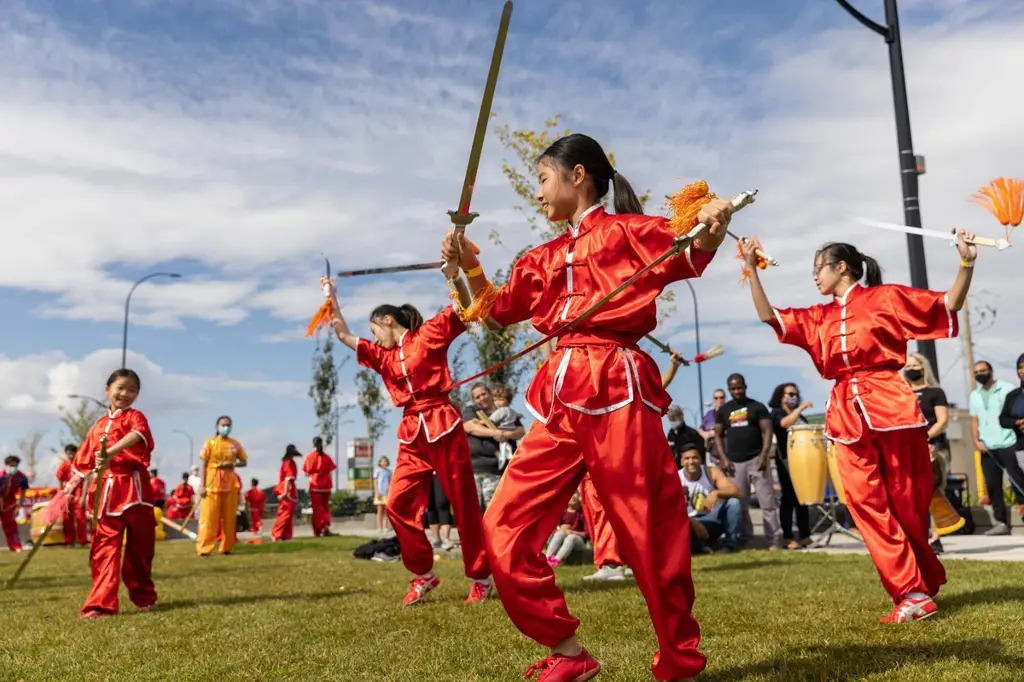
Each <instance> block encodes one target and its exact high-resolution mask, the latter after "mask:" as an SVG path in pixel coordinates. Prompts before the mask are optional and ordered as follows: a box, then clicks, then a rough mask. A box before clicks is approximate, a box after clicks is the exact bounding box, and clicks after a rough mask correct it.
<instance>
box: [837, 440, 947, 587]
mask: <svg viewBox="0 0 1024 682" xmlns="http://www.w3.org/2000/svg"><path fill="white" fill-rule="evenodd" d="M833 447H834V448H836V463H837V464H838V465H839V475H840V476H841V477H842V479H843V487H844V488H845V489H846V502H847V507H848V508H849V510H850V515H851V516H852V517H853V521H854V523H856V524H857V530H859V531H860V534H861V536H862V537H863V538H864V544H865V545H867V548H868V553H870V554H871V558H872V559H873V560H874V562H875V568H877V569H878V575H879V577H880V578H881V579H882V585H883V586H884V587H885V589H886V591H887V592H888V593H889V595H890V596H891V597H892V600H893V602H894V603H897V604H898V603H899V602H900V601H901V600H902V599H903V597H905V596H906V595H907V594H909V593H911V592H924V593H925V594H928V595H931V596H934V595H935V594H937V593H938V591H939V586H940V585H943V584H944V583H945V582H946V569H945V568H943V566H942V562H940V561H939V559H938V557H936V556H935V552H933V551H932V549H931V548H930V547H929V546H928V505H929V503H930V502H931V499H932V490H933V488H934V486H933V485H932V483H933V481H932V464H931V457H930V455H929V453H928V436H927V433H926V431H925V428H924V427H921V428H913V429H899V430H896V431H872V430H870V429H869V428H868V427H867V425H866V424H865V425H864V435H863V436H862V437H861V439H860V440H859V441H857V442H856V443H851V444H850V445H843V444H842V443H833Z"/></svg>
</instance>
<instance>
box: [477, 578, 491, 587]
mask: <svg viewBox="0 0 1024 682" xmlns="http://www.w3.org/2000/svg"><path fill="white" fill-rule="evenodd" d="M473 582H475V583H480V584H481V585H490V584H491V578H490V576H488V577H486V578H482V579H480V580H474V581H473Z"/></svg>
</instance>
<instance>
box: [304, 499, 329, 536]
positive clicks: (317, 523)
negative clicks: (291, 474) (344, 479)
mask: <svg viewBox="0 0 1024 682" xmlns="http://www.w3.org/2000/svg"><path fill="white" fill-rule="evenodd" d="M309 501H310V502H312V503H313V517H312V519H311V521H312V523H313V535H315V536H317V537H320V536H321V535H323V534H324V533H326V532H327V531H328V530H330V528H331V492H330V491H329V490H310V491H309Z"/></svg>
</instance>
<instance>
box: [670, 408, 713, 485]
mask: <svg viewBox="0 0 1024 682" xmlns="http://www.w3.org/2000/svg"><path fill="white" fill-rule="evenodd" d="M665 416H666V417H667V418H668V422H669V424H672V425H673V426H672V428H670V429H669V430H668V435H667V436H666V437H667V438H668V444H669V447H671V448H672V456H673V457H674V458H675V460H676V469H677V470H679V469H681V468H682V467H683V464H682V462H681V460H680V458H681V457H682V454H683V451H684V450H686V449H688V448H689V447H690V446H691V445H692V446H693V447H695V448H697V452H699V453H700V456H701V461H703V458H704V455H705V449H704V439H703V438H702V437H701V435H700V432H699V431H697V429H694V428H692V427H690V426H687V424H686V421H685V420H684V415H683V408H681V407H679V406H678V405H673V406H672V407H670V408H668V412H667V413H666V414H665Z"/></svg>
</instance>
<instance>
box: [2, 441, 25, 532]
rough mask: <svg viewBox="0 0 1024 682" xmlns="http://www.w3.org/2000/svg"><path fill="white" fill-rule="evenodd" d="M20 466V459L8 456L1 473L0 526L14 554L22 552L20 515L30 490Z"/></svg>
mask: <svg viewBox="0 0 1024 682" xmlns="http://www.w3.org/2000/svg"><path fill="white" fill-rule="evenodd" d="M20 464H21V458H20V457H18V456H17V455H8V456H7V457H5V458H4V470H3V472H2V473H0V525H2V526H3V530H4V535H5V536H6V537H7V548H8V549H9V550H11V551H12V552H20V551H21V537H20V536H19V534H18V514H19V513H20V512H21V510H22V508H23V506H24V504H25V491H26V490H28V477H27V476H26V475H25V474H23V473H22V472H21V471H20V470H19V469H18V465H20Z"/></svg>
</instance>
